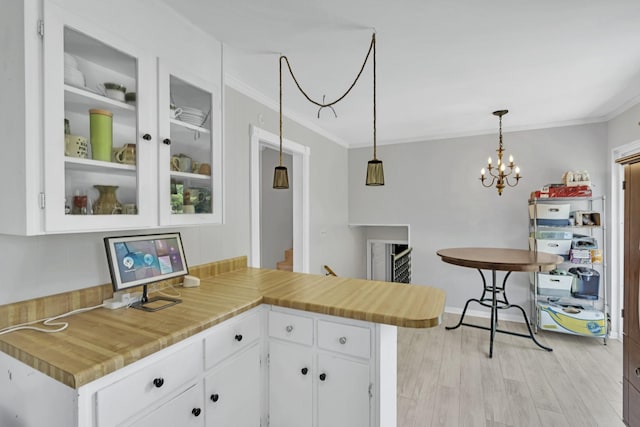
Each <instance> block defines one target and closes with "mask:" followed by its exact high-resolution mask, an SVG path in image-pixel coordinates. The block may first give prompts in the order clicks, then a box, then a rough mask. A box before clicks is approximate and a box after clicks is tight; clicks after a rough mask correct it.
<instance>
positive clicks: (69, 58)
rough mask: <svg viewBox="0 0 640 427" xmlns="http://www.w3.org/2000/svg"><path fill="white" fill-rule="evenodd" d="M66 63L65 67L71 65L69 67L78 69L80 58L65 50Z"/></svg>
mask: <svg viewBox="0 0 640 427" xmlns="http://www.w3.org/2000/svg"><path fill="white" fill-rule="evenodd" d="M64 65H65V67H67V66H69V67H71V68H75V69H76V70H77V69H78V60H77V59H76V57H75V56H73V55H71V54H70V53H67V52H65V53H64Z"/></svg>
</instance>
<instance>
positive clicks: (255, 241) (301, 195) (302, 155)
mask: <svg viewBox="0 0 640 427" xmlns="http://www.w3.org/2000/svg"><path fill="white" fill-rule="evenodd" d="M249 135H250V137H251V147H250V151H251V156H250V157H251V167H250V171H251V178H250V179H251V191H250V193H251V202H250V207H251V255H250V258H249V265H250V266H251V267H256V268H257V267H260V227H261V224H260V189H261V185H262V183H261V173H260V170H261V162H260V153H261V148H262V147H268V148H271V149H274V150H276V151H279V150H280V137H279V136H278V135H276V134H273V133H271V132H267V131H266V130H264V129H261V128H259V127H256V126H253V125H249ZM282 151H283V152H286V153H287V154H290V155H291V156H292V157H293V170H292V171H291V178H292V179H291V190H292V191H293V254H294V255H293V271H297V272H301V273H309V255H310V253H309V248H310V244H309V239H310V233H309V224H310V208H309V165H310V156H311V149H310V148H309V147H307V146H305V145H302V144H299V143H297V142H293V141H291V140H288V139H283V140H282ZM274 166H275V165H274Z"/></svg>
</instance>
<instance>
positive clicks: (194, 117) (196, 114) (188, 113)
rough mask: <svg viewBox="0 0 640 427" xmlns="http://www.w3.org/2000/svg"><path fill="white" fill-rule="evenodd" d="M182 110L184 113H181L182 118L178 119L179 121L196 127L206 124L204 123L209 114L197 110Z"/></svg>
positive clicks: (187, 108) (189, 108) (184, 108)
mask: <svg viewBox="0 0 640 427" xmlns="http://www.w3.org/2000/svg"><path fill="white" fill-rule="evenodd" d="M180 108H181V109H182V113H180V116H179V117H178V119H179V120H182V121H183V122H185V123H189V124H190V125H194V126H202V125H203V124H204V121H205V120H206V118H207V113H205V112H204V111H202V110H199V109H197V108H191V107H180Z"/></svg>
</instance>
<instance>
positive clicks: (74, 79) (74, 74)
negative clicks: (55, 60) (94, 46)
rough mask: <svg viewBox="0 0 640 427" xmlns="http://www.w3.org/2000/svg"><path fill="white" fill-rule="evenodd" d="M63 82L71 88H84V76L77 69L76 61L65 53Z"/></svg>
mask: <svg viewBox="0 0 640 427" xmlns="http://www.w3.org/2000/svg"><path fill="white" fill-rule="evenodd" d="M64 82H65V83H66V84H68V85H71V86H76V87H81V88H84V87H85V79H84V74H82V71H80V70H79V69H78V60H77V59H76V57H75V56H73V55H71V54H68V53H66V52H65V54H64Z"/></svg>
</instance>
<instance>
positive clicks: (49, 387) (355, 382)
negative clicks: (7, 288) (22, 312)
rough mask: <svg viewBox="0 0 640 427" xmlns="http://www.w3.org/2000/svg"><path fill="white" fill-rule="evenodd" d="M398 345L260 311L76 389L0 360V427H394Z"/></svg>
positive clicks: (380, 336)
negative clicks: (0, 373)
mask: <svg viewBox="0 0 640 427" xmlns="http://www.w3.org/2000/svg"><path fill="white" fill-rule="evenodd" d="M267 314H268V320H267ZM396 342H397V334H396V328H395V327H393V326H386V325H378V324H374V323H369V322H362V321H356V320H349V319H344V318H340V317H335V316H326V315H320V314H314V313H307V312H304V311H299V310H292V309H284V308H280V307H272V306H268V305H264V306H260V307H256V308H254V309H252V310H249V311H247V312H245V313H242V314H240V315H238V316H236V317H233V318H232V319H230V320H227V321H225V322H222V323H220V324H218V325H216V326H214V327H212V328H210V329H209V330H206V331H203V332H201V333H199V334H197V335H194V336H191V337H189V338H186V339H185V340H183V341H181V342H179V343H177V344H174V345H172V346H170V347H168V348H165V349H164V350H161V351H159V352H157V353H154V354H152V355H149V356H147V357H144V358H142V359H140V360H138V361H137V362H135V363H132V364H130V365H128V366H125V367H123V368H121V369H118V370H117V371H115V372H112V373H110V374H108V375H106V376H104V377H101V378H99V379H97V380H95V381H93V382H90V383H88V384H85V385H83V386H81V387H79V388H78V389H74V388H71V387H68V386H66V385H64V384H62V383H61V382H58V381H56V380H55V379H53V378H52V377H49V376H47V375H45V374H44V373H42V372H40V371H37V370H35V369H33V368H32V367H30V366H27V365H26V364H24V363H22V362H20V361H18V360H17V359H14V358H12V357H10V356H8V355H7V354H5V353H1V352H0V366H2V368H3V371H6V372H7V373H8V375H0V426H2V427H39V426H42V425H46V426H47V427H114V426H135V427H141V426H160V427H165V426H166V427H191V426H200V427H204V426H207V427H261V426H263V427H266V426H272V427H369V426H371V427H395V425H396V381H397V378H396V366H397V361H396ZM267 365H268V369H267V368H266V367H267ZM31 402H41V403H42V404H40V403H39V404H38V411H34V410H33V408H32V405H30V403H31Z"/></svg>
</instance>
